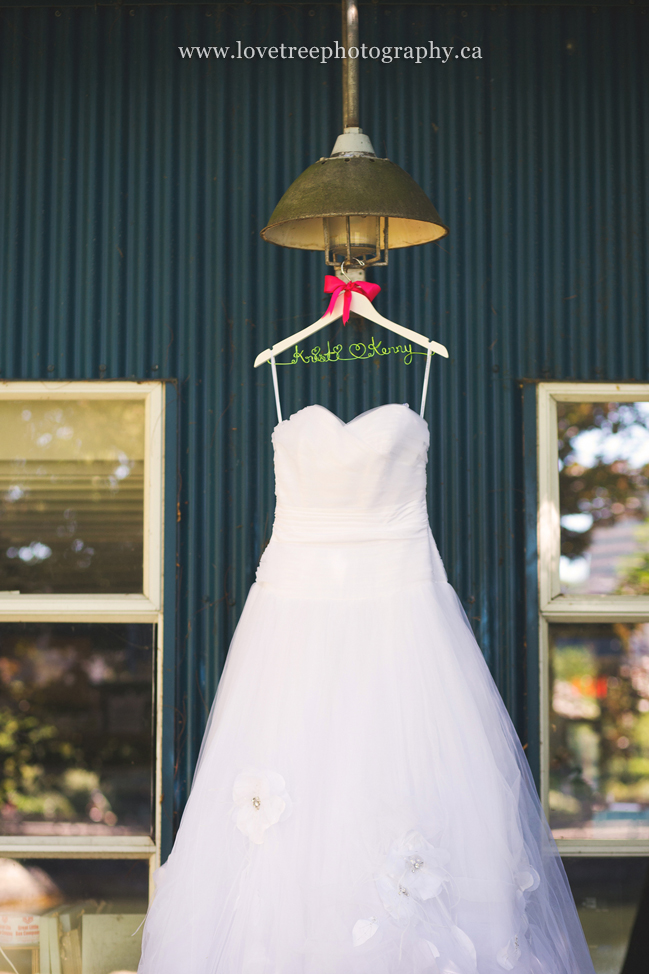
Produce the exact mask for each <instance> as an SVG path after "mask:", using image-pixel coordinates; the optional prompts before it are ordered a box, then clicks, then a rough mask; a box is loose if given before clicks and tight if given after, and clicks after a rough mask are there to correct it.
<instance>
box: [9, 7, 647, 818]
mask: <svg viewBox="0 0 649 974" xmlns="http://www.w3.org/2000/svg"><path fill="white" fill-rule="evenodd" d="M361 17H362V19H361V35H362V36H361V39H362V40H363V41H365V42H366V43H367V44H368V45H370V44H375V43H376V44H379V45H381V46H387V45H392V44H401V45H406V44H408V43H412V44H416V43H422V42H423V43H425V42H426V41H428V40H433V41H434V42H435V43H436V44H440V45H446V46H448V45H451V44H452V45H454V46H455V48H456V49H457V47H458V46H460V45H463V44H467V45H471V46H473V45H476V44H477V45H480V46H481V48H482V53H483V58H482V60H469V61H462V60H461V59H458V60H456V59H455V58H452V59H451V60H450V61H449V63H448V64H446V65H442V64H441V63H439V62H436V63H431V62H428V63H425V64H422V65H419V66H416V65H415V64H413V63H412V62H404V61H399V62H394V63H392V64H381V63H379V62H372V61H365V62H364V63H363V64H362V68H361V82H362V111H361V116H362V124H363V125H364V128H365V130H366V131H367V132H368V133H369V134H370V135H371V137H372V139H373V140H374V144H375V146H376V148H377V151H378V153H379V154H380V155H388V156H389V157H390V158H392V159H393V160H394V161H396V162H398V163H399V164H400V165H402V166H403V167H404V168H405V169H407V170H408V171H409V172H410V173H412V175H413V176H414V177H415V179H417V180H418V182H419V183H420V184H421V185H422V186H423V187H424V188H425V189H426V191H427V192H428V193H429V195H430V196H431V198H432V199H433V201H434V202H435V204H436V206H437V207H438V209H439V212H440V213H441V215H442V217H443V219H444V220H445V222H447V223H448V224H449V225H450V227H451V236H450V237H448V238H447V239H445V240H443V241H441V242H440V244H439V245H429V246H427V247H424V248H418V249H415V250H413V251H403V252H395V253H394V254H393V255H392V258H391V264H390V268H389V269H388V270H387V271H385V270H377V271H376V272H375V274H374V275H373V279H374V280H376V281H377V282H378V283H380V284H381V285H382V287H384V291H383V293H382V294H381V296H380V297H379V298H378V299H377V305H378V306H379V307H380V309H381V310H382V311H383V313H385V314H386V315H387V316H388V317H391V318H395V319H397V320H400V321H403V322H404V323H406V324H409V325H412V326H413V327H416V328H418V329H421V330H423V331H425V332H427V333H429V334H430V335H431V336H434V337H435V338H438V339H439V340H440V341H442V342H444V343H445V344H446V345H448V347H449V348H450V350H451V359H450V361H448V362H442V361H439V360H437V361H434V362H433V371H432V384H431V391H430V398H429V403H428V408H427V416H428V420H429V423H430V427H431V433H432V445H431V453H430V513H431V520H432V524H433V529H434V532H435V535H436V537H437V540H438V542H439V546H440V549H441V552H442V555H443V557H444V559H445V561H446V564H447V567H448V570H449V575H450V578H451V580H452V581H453V583H454V584H455V586H456V587H457V590H458V592H459V594H460V596H461V598H462V600H463V602H464V604H465V606H466V608H467V611H468V614H469V616H470V618H471V620H472V622H473V625H474V626H475V630H476V634H477V635H478V638H479V640H480V642H481V645H482V647H483V650H484V652H485V655H486V657H487V660H488V662H489V665H490V666H491V668H492V671H493V673H494V675H495V677H496V679H497V681H498V683H499V686H500V688H501V690H502V692H503V695H504V697H505V699H506V701H507V704H508V706H509V708H510V710H511V712H512V714H513V716H514V719H515V721H516V722H517V724H518V726H519V728H520V729H521V732H522V733H523V736H525V735H526V729H525V698H524V685H525V674H524V667H525V607H524V590H523V579H524V569H525V561H524V542H525V522H524V511H523V491H524V481H523V469H522V426H523V410H522V398H521V388H520V383H521V381H522V380H523V379H550V378H553V379H564V378H566V379H567V378H574V379H602V380H605V379H606V380H623V379H624V380H628V379H635V380H643V379H645V378H646V377H647V374H648V368H649V348H648V345H649V329H648V328H647V309H648V303H649V302H648V297H649V295H648V288H649V283H648V282H649V275H648V274H647V268H648V266H649V263H648V260H647V258H648V240H647V227H648V226H649V193H648V187H647V149H648V146H647V139H648V133H649V118H648V114H649V113H648V103H649V60H648V59H647V57H646V51H647V50H649V13H647V9H646V8H643V7H638V6H634V7H617V8H613V7H583V6H579V7H565V8H561V7H497V8H489V7H487V6H485V5H481V6H467V7H466V8H460V7H459V6H454V7H440V6H438V7H433V6H426V5H421V4H420V5H413V6H410V5H408V4H380V5H363V6H362V8H361ZM0 27H1V32H2V34H1V39H0V44H1V48H0V185H1V191H0V226H1V227H2V235H1V238H0V248H1V252H0V275H1V278H0V328H1V337H0V369H1V372H2V376H3V378H16V379H18V378H44V379H48V378H51V379H54V378H56V379H60V378H71V379H72V378H100V377H103V378H106V379H111V378H123V377H126V378H129V377H138V378H152V377H160V378H164V377H170V378H176V379H177V380H178V389H179V395H180V402H179V413H178V421H179V428H180V439H179V462H178V478H179V485H180V510H181V522H180V527H179V530H180V535H179V536H180V552H179V566H180V568H179V599H178V700H177V705H178V712H179V718H180V719H179V739H178V780H177V802H178V805H179V806H180V805H182V801H183V798H184V794H185V789H186V784H187V779H188V777H189V775H190V774H191V769H192V767H193V762H194V760H195V756H196V753H197V747H198V743H199V740H200V732H201V729H202V726H203V723H204V720H205V717H206V712H207V707H208V705H209V702H210V700H211V698H212V696H213V693H214V690H215V687H216V684H217V681H218V676H219V673H220V671H221V667H222V665H223V661H224V658H225V654H226V651H227V646H228V643H229V639H230V636H231V634H232V631H233V629H234V626H235V624H236V621H237V618H238V616H239V613H240V611H241V608H242V606H243V602H244V600H245V597H246V592H247V590H248V587H249V585H250V583H251V581H252V579H253V577H254V571H255V566H256V564H257V560H258V558H259V554H260V551H261V548H262V546H263V544H264V542H265V541H266V540H267V538H268V536H269V534H270V530H271V524H272V510H273V480H272V467H271V451H270V443H269V436H270V432H271V429H272V426H273V424H274V407H273V400H272V390H271V384H270V381H269V375H268V372H267V370H266V369H261V370H259V371H257V372H254V371H253V369H252V360H253V357H254V355H255V353H256V352H257V351H258V350H260V349H262V348H264V347H266V346H267V345H268V344H270V343H271V342H272V341H273V340H274V339H277V338H279V337H281V336H283V335H284V334H286V333H287V332H289V331H292V330H295V329H297V327H298V326H300V325H304V324H306V323H308V322H309V321H310V320H313V319H314V318H315V317H316V316H317V315H318V313H320V312H321V310H322V307H323V302H322V297H321V285H322V277H323V271H324V267H323V262H322V259H321V257H320V256H319V255H309V254H300V253H297V252H290V251H283V250H280V249H278V248H275V247H273V246H271V245H268V244H265V243H263V242H262V241H261V240H260V239H259V236H258V231H259V229H260V228H261V227H262V226H263V225H264V224H265V222H266V219H267V217H268V215H269V214H270V212H271V211H272V209H273V206H274V204H275V202H276V201H277V200H278V198H279V197H280V195H281V194H282V192H283V191H284V190H285V189H286V187H287V186H288V185H289V183H290V182H291V181H292V180H293V179H294V178H295V177H296V176H297V175H298V174H299V173H300V172H301V171H302V169H304V168H305V166H306V165H307V164H308V163H310V162H311V161H313V160H314V159H316V158H318V157H319V156H321V155H324V154H327V153H328V152H329V150H330V148H331V146H332V144H333V141H334V139H335V137H336V135H337V134H338V131H339V124H340V109H339V105H340V77H339V73H340V72H339V67H338V65H336V64H335V63H330V64H329V65H327V66H323V65H320V64H317V63H314V62H311V61H300V60H293V61H274V62H269V61H268V60H264V61H239V60H229V59H226V60H225V61H215V60H213V59H212V60H209V61H197V60H196V59H195V58H194V59H192V60H191V61H188V60H182V59H181V58H180V56H179V54H178V45H180V44H183V45H190V44H200V45H207V44H215V45H223V44H230V45H232V44H234V42H235V41H236V40H237V39H241V40H242V41H243V42H244V43H245V44H252V45H257V44H259V45H270V44H273V43H281V42H284V43H285V44H306V45H311V44H321V43H327V42H328V41H330V40H334V39H336V38H337V37H339V10H338V6H337V5H324V4H314V5H313V6H309V5H302V4H301V5H297V6H288V5H282V6H279V5H277V6H275V5H273V4H263V5H257V6H255V5H248V4H243V5H241V4H239V5H236V6H225V5H223V6H185V5H184V6H182V7H170V6H166V7H165V6H142V5H138V6H135V7H128V6H118V7H101V6H100V7H92V8H91V7H82V8H73V7H67V6H65V7H61V8H60V10H59V15H58V16H57V13H56V11H55V9H54V8H41V9H37V8H22V9H7V8H5V9H3V10H1V11H0ZM349 333H350V334H353V335H355V336H358V335H359V336H360V337H362V336H363V334H370V332H358V331H354V330H353V326H349ZM280 381H281V385H282V396H283V400H284V407H285V410H286V412H287V413H289V412H291V411H293V410H295V409H297V408H299V407H300V406H302V405H304V404H306V403H308V402H312V401H319V402H322V403H324V404H325V405H327V406H329V407H330V408H332V409H333V410H334V411H335V412H337V413H338V414H339V415H340V416H341V417H343V418H349V417H350V416H351V415H353V414H354V413H356V412H358V411H360V410H362V409H366V408H368V407H370V406H372V405H375V404H377V403H379V402H382V401H387V400H396V401H409V402H410V403H411V404H413V405H415V406H417V404H418V402H419V389H420V381H421V363H420V362H419V363H418V364H417V365H416V366H412V367H410V368H407V367H404V366H403V365H399V364H397V363H396V362H389V363H386V362H383V363H381V365H380V367H378V368H377V367H376V364H375V363H369V364H368V363H365V364H354V365H353V366H349V367H347V366H341V365H338V366H332V367H317V366H311V367H303V368H300V369H298V368H295V369H283V370H281V372H280Z"/></svg>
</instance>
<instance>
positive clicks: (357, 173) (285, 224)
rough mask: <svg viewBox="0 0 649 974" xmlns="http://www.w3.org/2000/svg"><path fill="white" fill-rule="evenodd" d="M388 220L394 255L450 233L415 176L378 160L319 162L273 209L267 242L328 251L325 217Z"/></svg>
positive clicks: (265, 234)
mask: <svg viewBox="0 0 649 974" xmlns="http://www.w3.org/2000/svg"><path fill="white" fill-rule="evenodd" d="M345 216H379V217H386V216H387V217H389V218H390V220H389V223H390V236H389V246H390V250H394V249H396V248H398V247H414V246H416V245H417V244H424V243H429V242H430V241H431V240H439V238H440V237H445V236H446V234H447V233H448V227H446V226H444V224H443V223H442V221H441V219H440V217H439V214H438V212H437V210H436V209H435V207H434V206H433V204H432V203H431V201H430V200H429V199H428V197H427V196H426V194H425V193H424V191H423V190H422V189H421V187H420V186H418V185H417V183H416V182H415V181H414V179H413V178H412V176H409V175H408V173H407V172H405V171H404V170H403V169H401V167H400V166H397V165H396V163H394V162H390V160H389V159H378V158H377V157H376V156H370V155H365V156H362V155H357V156H347V157H344V156H343V157H338V158H336V157H329V158H325V159H319V160H318V162H314V163H313V165H312V166H309V168H308V169H305V170H304V172H303V173H302V175H301V176H298V178H297V179H296V180H295V182H293V183H291V185H290V186H289V188H288V189H287V190H286V192H285V193H284V195H283V196H282V198H281V200H280V201H279V203H278V204H277V206H276V207H275V209H274V211H273V215H272V216H271V218H270V220H269V221H268V226H266V227H264V229H263V230H262V231H261V236H262V237H263V238H264V240H268V241H270V243H274V244H279V245H280V246H281V247H296V248H298V249H299V250H324V249H325V240H324V228H323V222H322V221H323V217H345Z"/></svg>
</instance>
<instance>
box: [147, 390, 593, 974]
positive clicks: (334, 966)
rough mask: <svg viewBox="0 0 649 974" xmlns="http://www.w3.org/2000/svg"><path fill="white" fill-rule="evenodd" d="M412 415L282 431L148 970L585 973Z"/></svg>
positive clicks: (581, 944) (156, 906)
mask: <svg viewBox="0 0 649 974" xmlns="http://www.w3.org/2000/svg"><path fill="white" fill-rule="evenodd" d="M428 442H429V433H428V427H427V425H426V423H425V421H424V420H423V419H421V418H420V417H419V416H418V415H417V414H416V413H414V412H413V411H412V410H410V409H409V408H408V407H407V406H403V405H386V406H380V407H379V408H377V409H373V410H370V411H369V412H366V413H363V414H362V415H361V416H358V417H357V418H356V419H354V420H352V422H351V423H347V424H344V423H343V422H342V421H341V420H339V419H338V418H337V417H336V416H334V414H333V413H331V412H329V411H328V410H327V409H325V408H323V407H322V406H308V407H307V408H306V409H302V410H301V411H300V412H298V413H296V414H295V415H293V416H291V418H290V419H289V420H287V421H285V422H281V423H280V424H279V425H278V426H277V428H276V429H275V432H274V434H273V443H274V447H275V469H276V484H277V488H276V492H277V509H276V513H275V523H274V527H273V535H272V539H271V541H270V544H269V545H268V547H267V548H266V551H265V552H264V555H263V557H262V559H261V563H260V565H259V569H258V572H257V582H256V584H255V585H253V587H252V589H251V591H250V594H249V596H248V600H247V602H246V605H245V608H244V611H243V614H242V616H241V620H240V622H239V625H238V628H237V631H236V633H235V636H234V639H233V641H232V646H231V648H230V652H229V655H228V660H227V665H226V667H225V670H224V673H223V677H222V679H221V683H220V686H219V690H218V694H217V698H216V701H215V704H214V707H213V710H212V714H211V716H210V722H209V725H208V728H207V731H206V733H205V737H204V741H203V746H202V750H201V755H200V759H199V765H198V769H197V772H196V776H195V778H194V783H193V788H192V792H191V795H190V798H189V801H188V803H187V807H186V809H185V813H184V816H183V820H182V824H181V827H180V831H179V833H178V837H177V839H176V844H175V846H174V849H173V852H172V853H171V856H170V858H169V860H168V862H167V863H166V865H165V866H163V867H162V869H161V870H160V871H159V873H158V874H157V876H156V880H157V882H156V887H157V889H156V895H155V898H154V901H153V903H152V906H151V908H150V911H149V915H148V917H147V921H146V925H145V931H144V946H143V955H142V960H141V963H140V967H139V972H140V974H402V972H403V974H406V972H407V974H474V972H476V974H502V972H503V971H514V972H520V974H592V972H593V967H592V964H591V961H590V958H589V954H588V949H587V947H586V943H585V940H584V937H583V934H582V931H581V927H580V924H579V920H578V917H577V912H576V910H575V906H574V903H573V900H572V896H571V894H570V889H569V887H568V884H567V882H566V877H565V874H564V871H563V867H562V865H561V861H560V859H559V857H558V853H557V849H556V847H555V845H554V843H553V841H552V837H551V835H550V832H549V830H548V827H547V824H546V822H545V819H544V817H543V813H542V811H541V807H540V804H539V801H538V798H537V795H536V792H535V790H534V785H533V782H532V779H531V777H530V773H529V770H528V766H527V762H526V759H525V756H524V754H523V751H522V748H521V746H520V743H519V741H518V738H517V736H516V733H515V731H514V729H513V726H512V724H511V721H510V719H509V716H508V714H507V711H506V710H505V707H504V704H503V702H502V700H501V698H500V696H499V694H498V691H497V689H496V687H495V684H494V682H493V680H492V678H491V675H490V673H489V670H488V669H487V666H486V664H485V662H484V660H483V657H482V655H481V653H480V650H479V648H478V646H477V644H476V641H475V639H474V637H473V633H472V631H471V628H470V626H469V624H468V622H467V620H466V617H465V615H464V613H463V610H462V608H461V606H460V603H459V601H458V598H457V596H456V595H455V592H454V590H453V589H452V588H451V586H450V585H449V584H448V582H447V580H446V575H445V572H444V567H443V565H442V562H441V559H440V557H439V554H438V552H437V548H436V546H435V542H434V541H433V538H432V535H431V532H430V528H429V525H428V518H427V513H426V501H425V487H426V458H427V449H428Z"/></svg>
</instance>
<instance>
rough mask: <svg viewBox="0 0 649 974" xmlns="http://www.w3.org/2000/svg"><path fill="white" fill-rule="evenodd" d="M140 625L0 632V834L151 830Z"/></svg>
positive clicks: (149, 694) (147, 667)
mask: <svg viewBox="0 0 649 974" xmlns="http://www.w3.org/2000/svg"><path fill="white" fill-rule="evenodd" d="M154 645H155V627H154V626H151V625H146V624H141V625H139V624H134V623H130V624H128V625H109V624H103V623H95V624H92V625H90V624H76V623H75V624H71V623H47V622H38V623H2V624H0V834H4V835H107V834H112V835H120V834H121V835H137V834H150V832H151V828H152V824H151V823H152V817H151V805H152V774H153V744H152V741H153V721H152V700H153V659H154V653H153V647H154Z"/></svg>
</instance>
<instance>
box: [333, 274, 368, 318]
mask: <svg viewBox="0 0 649 974" xmlns="http://www.w3.org/2000/svg"><path fill="white" fill-rule="evenodd" d="M380 290H381V288H380V287H379V285H378V284H370V283H369V281H348V283H347V284H343V282H342V281H341V280H339V278H337V277H333V276H332V275H331V274H326V275H325V280H324V292H325V294H330V295H331V301H330V302H329V307H328V308H327V314H331V313H332V312H333V310H334V307H335V306H336V300H337V298H338V295H339V294H340V293H341V291H344V293H345V296H344V298H343V324H344V325H346V324H347V322H348V321H349V308H350V306H351V303H352V291H358V293H359V294H364V295H365V297H366V298H369V299H370V301H373V300H374V298H375V297H376V295H377V294H378V293H379V291H380Z"/></svg>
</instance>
